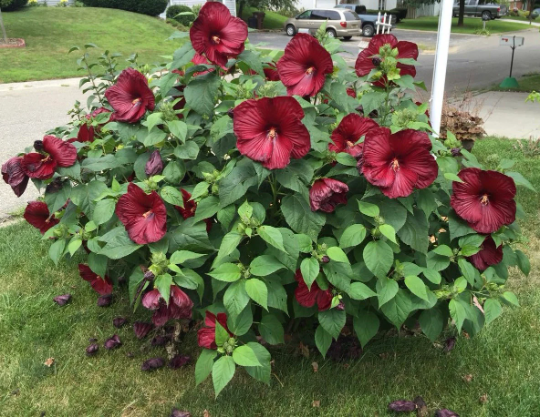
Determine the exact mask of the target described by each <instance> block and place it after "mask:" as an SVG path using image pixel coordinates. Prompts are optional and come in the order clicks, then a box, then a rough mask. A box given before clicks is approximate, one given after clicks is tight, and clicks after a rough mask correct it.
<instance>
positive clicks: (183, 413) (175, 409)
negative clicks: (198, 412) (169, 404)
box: [171, 408, 191, 417]
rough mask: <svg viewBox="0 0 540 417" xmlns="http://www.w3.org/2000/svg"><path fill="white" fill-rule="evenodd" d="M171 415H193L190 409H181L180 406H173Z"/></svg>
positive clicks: (175, 416) (185, 416)
mask: <svg viewBox="0 0 540 417" xmlns="http://www.w3.org/2000/svg"><path fill="white" fill-rule="evenodd" d="M171 417H191V413H190V412H189V411H185V410H182V411H181V410H179V409H178V408H173V409H172V411H171Z"/></svg>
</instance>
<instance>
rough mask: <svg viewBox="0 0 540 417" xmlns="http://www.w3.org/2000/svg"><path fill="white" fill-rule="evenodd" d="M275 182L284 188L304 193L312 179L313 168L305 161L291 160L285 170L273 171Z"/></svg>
mask: <svg viewBox="0 0 540 417" xmlns="http://www.w3.org/2000/svg"><path fill="white" fill-rule="evenodd" d="M275 174H276V180H277V182H279V183H280V184H281V185H282V186H284V187H285V188H288V189H290V190H293V191H296V192H299V193H306V192H307V188H306V187H307V185H308V184H309V182H310V181H311V179H312V178H313V168H312V167H311V165H310V164H309V162H307V161H306V160H305V159H293V160H291V162H290V164H289V165H287V167H286V168H283V169H278V170H275Z"/></svg>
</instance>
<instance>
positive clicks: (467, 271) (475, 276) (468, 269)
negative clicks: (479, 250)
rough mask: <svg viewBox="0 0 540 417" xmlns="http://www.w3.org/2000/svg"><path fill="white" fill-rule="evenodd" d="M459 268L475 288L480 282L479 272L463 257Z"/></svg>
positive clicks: (459, 261)
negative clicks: (476, 283)
mask: <svg viewBox="0 0 540 417" xmlns="http://www.w3.org/2000/svg"><path fill="white" fill-rule="evenodd" d="M458 266H459V269H460V270H461V273H462V274H463V276H464V277H465V279H466V280H467V282H468V283H469V284H471V286H473V287H474V284H475V282H477V281H479V280H480V274H479V272H478V270H477V269H476V268H475V267H474V266H473V265H472V264H471V263H470V262H469V261H467V260H466V259H465V258H461V257H460V258H459V259H458ZM424 275H425V274H424Z"/></svg>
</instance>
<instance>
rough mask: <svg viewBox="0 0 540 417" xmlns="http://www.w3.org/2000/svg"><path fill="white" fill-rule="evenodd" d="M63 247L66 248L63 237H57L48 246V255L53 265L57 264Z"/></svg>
mask: <svg viewBox="0 0 540 417" xmlns="http://www.w3.org/2000/svg"><path fill="white" fill-rule="evenodd" d="M65 248H66V240H65V239H58V240H57V241H56V242H54V243H53V244H52V245H51V247H50V248H49V257H50V258H51V259H52V261H53V262H54V264H55V265H58V262H59V261H60V259H61V258H62V255H64V249H65Z"/></svg>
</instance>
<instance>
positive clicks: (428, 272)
mask: <svg viewBox="0 0 540 417" xmlns="http://www.w3.org/2000/svg"><path fill="white" fill-rule="evenodd" d="M422 274H424V276H425V277H426V278H427V279H428V280H429V281H430V282H433V283H434V284H436V285H439V284H440V283H441V279H442V277H441V274H439V273H438V272H437V271H434V270H432V269H428V268H425V269H424V270H423V271H422Z"/></svg>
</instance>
